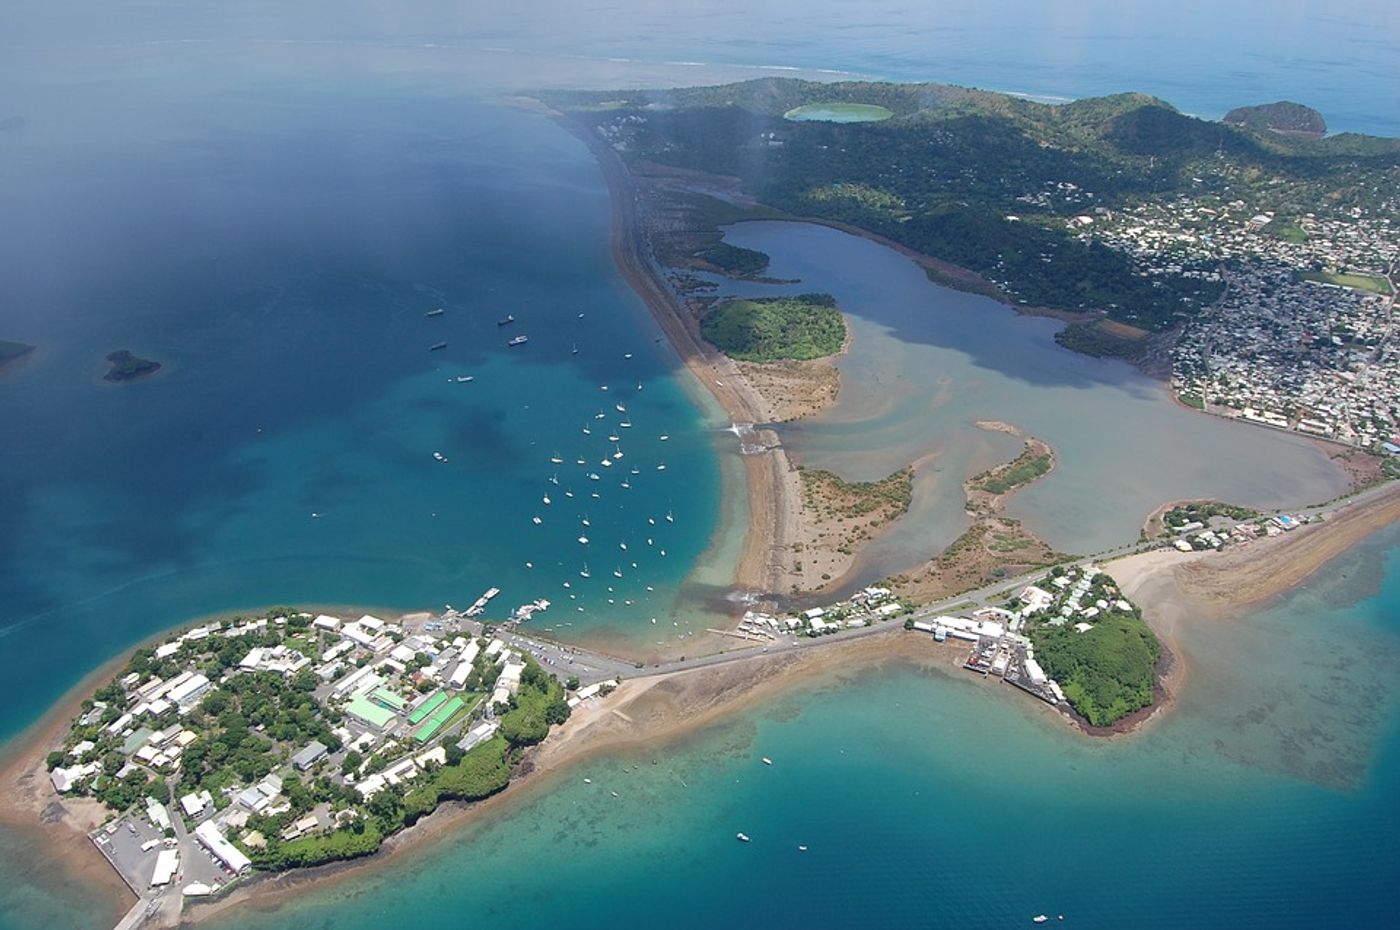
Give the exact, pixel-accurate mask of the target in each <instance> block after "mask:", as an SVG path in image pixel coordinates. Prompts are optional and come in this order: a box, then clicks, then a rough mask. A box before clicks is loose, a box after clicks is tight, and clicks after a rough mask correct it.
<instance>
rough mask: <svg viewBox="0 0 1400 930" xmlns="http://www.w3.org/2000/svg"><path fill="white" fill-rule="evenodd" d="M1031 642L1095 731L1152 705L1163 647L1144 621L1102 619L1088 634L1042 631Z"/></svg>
mask: <svg viewBox="0 0 1400 930" xmlns="http://www.w3.org/2000/svg"><path fill="white" fill-rule="evenodd" d="M1031 641H1032V642H1033V643H1034V644H1035V655H1036V659H1037V660H1038V661H1039V662H1040V664H1041V665H1042V666H1043V667H1044V668H1045V672H1046V674H1048V675H1049V676H1050V677H1051V678H1053V679H1055V680H1056V681H1058V682H1059V683H1060V687H1061V688H1063V689H1064V692H1065V697H1066V699H1068V701H1069V703H1070V705H1071V706H1072V707H1073V708H1074V709H1075V710H1076V711H1078V712H1079V713H1080V714H1081V715H1083V716H1084V718H1085V719H1086V720H1088V721H1089V722H1090V723H1091V724H1093V725H1094V726H1108V725H1109V724H1112V723H1114V722H1116V721H1118V720H1121V719H1122V718H1123V717H1125V716H1127V715H1128V714H1130V713H1132V712H1133V711H1135V710H1138V709H1139V708H1142V707H1146V706H1147V705H1148V704H1151V703H1152V684H1153V676H1154V668H1155V666H1156V664H1157V657H1158V655H1159V654H1160V646H1158V644H1157V637H1156V636H1154V635H1153V634H1152V631H1151V630H1150V629H1148V626H1147V624H1146V623H1144V622H1143V620H1142V618H1141V617H1138V616H1136V615H1135V614H1129V613H1121V612H1118V613H1105V614H1101V615H1099V616H1098V617H1095V618H1094V625H1093V628H1092V629H1089V630H1086V631H1085V632H1083V633H1080V632H1078V631H1077V630H1075V629H1074V627H1072V626H1069V625H1065V626H1049V625H1042V626H1039V627H1037V628H1036V629H1035V630H1034V631H1033V632H1032V633H1031Z"/></svg>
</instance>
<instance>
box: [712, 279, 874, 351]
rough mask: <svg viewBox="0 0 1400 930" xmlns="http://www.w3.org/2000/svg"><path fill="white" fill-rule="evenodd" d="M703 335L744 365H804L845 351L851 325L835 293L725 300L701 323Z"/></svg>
mask: <svg viewBox="0 0 1400 930" xmlns="http://www.w3.org/2000/svg"><path fill="white" fill-rule="evenodd" d="M700 333H701V335H703V336H704V337H705V338H706V339H707V340H709V342H710V343H711V344H712V345H714V346H715V348H717V349H719V350H720V351H721V352H723V353H724V354H725V355H728V356H729V357H730V358H736V359H739V360H740V361H745V362H773V361H779V360H781V359H796V360H799V361H801V360H806V359H814V358H822V357H824V356H827V355H835V354H836V353H837V352H840V351H841V344H842V343H843V342H845V340H846V323H845V321H844V320H843V319H842V318H841V311H840V310H838V309H836V298H834V297H832V296H831V295H830V294H799V295H798V296H796V297H760V298H755V299H752V300H727V301H724V302H723V303H721V304H719V305H718V306H716V307H715V308H714V309H712V310H711V311H710V312H709V313H707V314H706V315H705V318H704V319H703V320H701V321H700Z"/></svg>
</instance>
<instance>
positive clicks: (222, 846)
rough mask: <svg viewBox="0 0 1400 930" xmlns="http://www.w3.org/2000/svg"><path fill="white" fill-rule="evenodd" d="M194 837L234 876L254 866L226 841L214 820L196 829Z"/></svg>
mask: <svg viewBox="0 0 1400 930" xmlns="http://www.w3.org/2000/svg"><path fill="white" fill-rule="evenodd" d="M194 835H195V839H197V840H199V842H200V844H201V845H203V846H204V848H205V849H207V850H209V851H210V852H211V853H213V854H214V856H215V857H216V858H218V859H219V860H220V861H221V862H223V864H224V865H226V866H228V869H229V871H231V872H232V873H233V874H235V875H237V874H238V873H240V872H242V871H244V870H245V869H247V868H249V867H250V866H252V864H253V862H252V860H251V859H249V858H248V857H247V856H245V855H243V853H241V852H239V851H238V848H237V847H236V846H234V845H233V844H232V843H230V842H229V841H228V840H226V839H224V835H223V834H222V833H220V832H219V830H218V828H217V827H215V826H214V822H213V821H212V820H206V821H204V823H202V824H200V825H199V826H197V827H195V830H194Z"/></svg>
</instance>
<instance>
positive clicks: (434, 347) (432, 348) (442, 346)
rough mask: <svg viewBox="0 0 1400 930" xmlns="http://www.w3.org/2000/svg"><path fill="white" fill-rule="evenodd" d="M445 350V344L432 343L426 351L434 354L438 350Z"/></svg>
mask: <svg viewBox="0 0 1400 930" xmlns="http://www.w3.org/2000/svg"><path fill="white" fill-rule="evenodd" d="M445 348H447V343H445V342H435V343H433V344H432V345H430V346H428V351H429V352H436V351H437V350H438V349H445Z"/></svg>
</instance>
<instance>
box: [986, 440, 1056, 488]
mask: <svg viewBox="0 0 1400 930" xmlns="http://www.w3.org/2000/svg"><path fill="white" fill-rule="evenodd" d="M1054 464H1055V459H1054V457H1053V456H1051V455H1049V454H1048V453H1044V452H1036V451H1034V450H1031V449H1027V450H1025V451H1024V452H1022V453H1021V454H1020V455H1018V456H1017V457H1016V458H1015V459H1013V460H1012V461H1010V462H1008V463H1007V464H1005V465H1003V466H1000V467H998V468H994V469H992V470H991V471H988V472H983V473H982V474H980V475H977V476H976V477H974V478H973V479H972V482H971V483H972V486H973V487H974V488H976V489H977V490H979V491H985V492H987V493H988V494H1005V493H1006V492H1007V491H1012V490H1015V489H1016V488H1019V487H1021V486H1022V485H1027V484H1030V483H1031V482H1032V481H1034V480H1035V479H1037V478H1039V477H1040V476H1041V475H1043V474H1045V473H1046V472H1048V471H1049V470H1050V468H1051V466H1053V465H1054Z"/></svg>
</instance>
